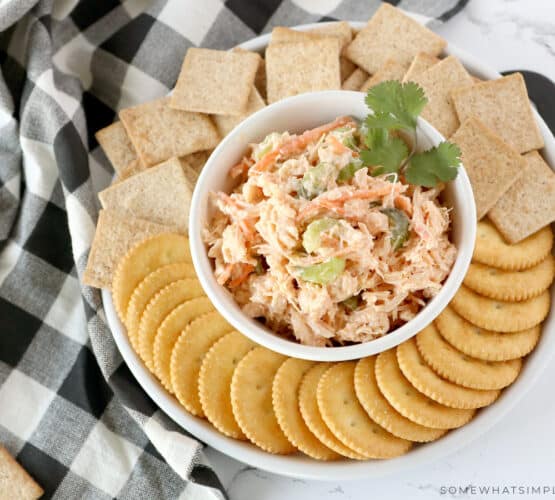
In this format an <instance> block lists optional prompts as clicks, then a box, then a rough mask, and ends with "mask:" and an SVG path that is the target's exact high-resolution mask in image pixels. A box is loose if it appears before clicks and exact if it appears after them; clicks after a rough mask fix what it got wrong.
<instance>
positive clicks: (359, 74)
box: [341, 68, 370, 90]
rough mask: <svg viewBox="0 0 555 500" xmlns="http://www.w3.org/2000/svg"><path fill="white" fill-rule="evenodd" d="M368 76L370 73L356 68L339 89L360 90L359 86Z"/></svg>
mask: <svg viewBox="0 0 555 500" xmlns="http://www.w3.org/2000/svg"><path fill="white" fill-rule="evenodd" d="M369 76H370V75H369V74H368V73H366V71H364V70H363V69H361V68H357V69H355V70H354V71H353V72H352V73H351V75H350V76H349V78H347V79H346V80H345V81H344V82H343V85H341V89H342V90H360V87H362V85H363V84H364V82H365V81H366V80H368V77H369Z"/></svg>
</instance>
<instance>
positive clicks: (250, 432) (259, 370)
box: [231, 347, 296, 455]
mask: <svg viewBox="0 0 555 500" xmlns="http://www.w3.org/2000/svg"><path fill="white" fill-rule="evenodd" d="M286 359H287V358H286V357H285V356H283V355H281V354H278V353H277V352H273V351H270V350H269V349H266V348H264V347H255V348H254V349H253V350H252V351H250V352H249V353H248V354H247V355H246V356H245V357H244V358H243V359H242V360H241V361H240V362H239V364H238V365H237V367H236V368H235V371H234V372H233V377H232V380H231V407H232V408H233V414H234V415H235V419H236V420H237V423H238V424H239V427H240V428H241V430H242V431H243V432H244V433H245V435H246V436H247V437H248V438H249V440H250V441H251V442H252V443H254V444H255V445H256V446H258V447H259V448H262V449H263V450H265V451H267V452H269V453H277V454H282V455H286V454H289V453H293V452H295V451H296V448H295V447H294V446H293V445H292V444H291V442H290V441H289V440H288V439H287V437H286V436H285V434H284V433H283V431H282V430H281V427H280V426H279V424H278V421H277V418H276V415H275V413H274V407H273V404H272V383H273V381H274V376H275V375H276V372H277V371H278V368H279V367H280V366H281V365H282V364H283V362H284V361H285V360H286Z"/></svg>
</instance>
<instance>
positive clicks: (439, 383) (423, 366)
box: [396, 337, 501, 409]
mask: <svg viewBox="0 0 555 500" xmlns="http://www.w3.org/2000/svg"><path fill="white" fill-rule="evenodd" d="M396 353H397V361H398V363H399V368H401V371H402V372H403V375H404V376H405V377H406V378H407V380H408V381H409V382H410V383H411V384H412V385H413V386H414V387H415V388H416V389H417V390H419V391H420V392H421V393H422V394H424V395H426V396H428V397H429V398H430V399H433V400H434V401H437V402H438V403H440V404H442V405H444V406H449V407H451V408H461V409H471V408H483V407H484V406H488V405H490V404H491V403H493V402H494V401H495V400H496V399H497V397H498V396H499V394H500V393H501V391H499V390H494V391H483V390H478V389H469V388H468V387H462V386H460V385H456V384H453V383H452V382H449V381H448V380H445V379H444V378H441V377H440V376H439V375H438V374H437V373H436V372H435V371H434V370H432V368H430V366H428V364H427V363H426V362H425V361H424V358H422V356H421V355H420V353H419V352H418V348H417V347H416V340H415V339H414V337H413V338H412V339H410V340H407V341H405V342H403V343H402V344H399V345H398V346H397V349H396Z"/></svg>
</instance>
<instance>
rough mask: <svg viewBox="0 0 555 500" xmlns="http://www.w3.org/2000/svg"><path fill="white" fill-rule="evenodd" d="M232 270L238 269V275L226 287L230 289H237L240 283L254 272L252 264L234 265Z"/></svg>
mask: <svg viewBox="0 0 555 500" xmlns="http://www.w3.org/2000/svg"><path fill="white" fill-rule="evenodd" d="M233 266H234V268H235V267H237V268H239V275H238V276H236V277H235V278H233V279H232V280H231V281H230V282H229V284H228V286H229V287H230V288H237V287H238V286H239V285H240V284H241V283H243V282H244V281H245V280H246V279H247V278H248V277H249V274H250V273H252V272H253V271H254V266H253V265H252V264H245V263H243V262H241V263H239V264H234V265H233Z"/></svg>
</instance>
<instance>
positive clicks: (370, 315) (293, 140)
mask: <svg viewBox="0 0 555 500" xmlns="http://www.w3.org/2000/svg"><path fill="white" fill-rule="evenodd" d="M357 141H360V135H359V130H358V127H357V124H356V123H355V122H354V121H353V120H351V119H349V118H348V117H347V118H345V117H344V118H340V119H338V120H336V121H335V122H332V123H330V124H326V125H324V126H322V127H318V128H317V129H314V130H311V131H307V132H305V133H303V134H301V135H299V136H295V135H290V134H288V133H283V134H277V133H274V134H270V135H269V136H268V137H267V138H266V139H265V140H264V141H263V142H262V143H260V144H253V145H251V147H250V151H249V154H248V155H247V156H246V157H245V158H244V159H243V160H242V161H241V163H239V164H238V165H236V166H235V167H233V168H232V169H231V171H230V175H232V176H233V177H238V182H239V185H238V186H237V187H236V189H235V190H234V191H233V192H232V193H231V194H225V193H213V201H214V203H215V206H216V207H217V210H216V215H215V216H214V218H213V220H212V221H211V224H210V227H207V228H206V229H205V234H204V239H205V241H206V243H207V244H208V246H209V253H208V255H209V256H210V257H211V258H212V259H213V261H214V273H215V276H216V278H217V280H218V282H219V283H221V284H222V285H225V286H226V287H227V288H228V289H229V290H230V291H231V293H233V294H234V297H235V299H236V300H237V302H238V303H239V304H240V305H241V307H242V308H243V310H244V312H245V313H246V314H248V315H249V316H251V317H254V318H259V319H261V320H262V321H264V323H265V324H266V325H267V326H268V327H269V328H271V329H273V330H274V331H276V332H277V333H280V334H283V335H288V336H291V337H294V338H295V339H297V340H298V341H299V342H300V343H302V344H307V345H314V346H331V345H342V344H345V343H352V342H365V341H368V340H372V339H375V338H378V337H381V336H383V335H385V334H387V333H388V332H390V331H392V330H394V329H395V328H397V327H399V326H400V325H402V324H404V323H405V322H407V321H410V319H412V318H413V317H414V316H415V315H416V314H418V312H419V311H420V309H421V308H422V307H424V306H425V304H426V302H427V301H428V300H429V299H431V298H432V297H434V296H435V295H436V294H437V293H438V292H439V290H440V289H441V287H442V283H443V282H444V281H445V279H446V278H447V276H448V274H449V272H450V271H451V268H452V266H453V263H454V261H455V258H456V253H457V250H456V248H455V246H454V245H453V243H451V241H450V240H449V230H450V215H449V210H448V209H447V208H446V207H444V206H442V205H441V202H440V194H441V190H442V186H440V187H439V188H433V189H426V188H422V187H419V186H412V185H409V184H407V183H405V182H404V180H403V179H402V178H401V179H400V178H398V177H397V176H396V175H394V174H393V175H392V174H388V175H381V176H377V177H373V176H371V175H369V173H368V169H367V168H366V167H364V166H362V165H361V163H360V160H358V148H357V146H356V143H357ZM357 162H359V163H357ZM353 164H356V165H358V166H357V169H355V170H354V171H353V172H352V173H351V175H344V174H345V169H349V168H350V166H351V165H353ZM239 176H240V177H239ZM392 211H395V214H397V216H398V218H401V219H402V220H406V221H407V224H406V228H407V229H406V234H403V235H402V236H403V239H402V240H401V241H400V244H399V242H396V241H395V240H394V238H395V237H396V235H397V236H398V234H397V233H396V231H398V230H399V228H396V227H394V225H395V224H394V223H395V219H392V218H391V213H392Z"/></svg>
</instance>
